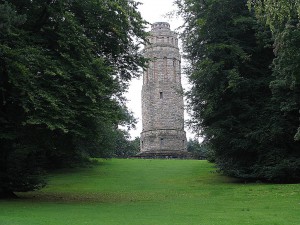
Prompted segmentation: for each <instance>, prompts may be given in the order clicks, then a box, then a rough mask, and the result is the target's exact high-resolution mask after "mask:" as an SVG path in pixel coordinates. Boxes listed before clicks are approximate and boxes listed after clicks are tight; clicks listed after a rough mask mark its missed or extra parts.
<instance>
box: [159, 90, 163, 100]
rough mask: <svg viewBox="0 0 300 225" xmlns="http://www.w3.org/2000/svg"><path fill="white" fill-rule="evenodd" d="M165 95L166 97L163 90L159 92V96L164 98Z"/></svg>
mask: <svg viewBox="0 0 300 225" xmlns="http://www.w3.org/2000/svg"><path fill="white" fill-rule="evenodd" d="M163 97H164V95H163V93H162V91H161V92H159V98H160V99H163Z"/></svg>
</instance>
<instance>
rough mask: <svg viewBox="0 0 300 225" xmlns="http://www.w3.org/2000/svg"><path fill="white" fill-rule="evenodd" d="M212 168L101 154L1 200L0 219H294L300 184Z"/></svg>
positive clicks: (130, 222)
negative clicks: (236, 177) (241, 179)
mask: <svg viewBox="0 0 300 225" xmlns="http://www.w3.org/2000/svg"><path fill="white" fill-rule="evenodd" d="M214 171H215V168H214V165H213V164H210V163H207V161H204V160H201V161H200V160H153V159H152V160H142V159H112V160H101V161H100V163H99V165H96V166H95V167H92V168H85V169H79V170H78V169H76V170H75V171H74V170H72V171H68V172H67V171H61V172H56V173H55V174H52V175H51V176H50V177H49V185H47V187H46V188H44V189H41V190H39V191H36V192H30V193H20V196H21V197H24V198H21V199H18V200H14V201H4V200H2V201H0V208H1V211H0V224H1V225H12V224H22V225H66V224H72V225H83V224H87V225H95V224H97V225H98V224H99V225H117V224H122V225H154V224H155V225H199V224H204V225H249V224H251V225H275V224H276V225H296V224H298V222H299V210H300V205H299V199H300V192H299V190H300V188H299V187H300V185H299V184H284V185H278V184H262V183H253V184H245V183H238V182H233V179H232V178H228V177H225V176H222V175H220V174H218V173H215V172H214ZM66 187H67V188H66Z"/></svg>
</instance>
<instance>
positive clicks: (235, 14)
mask: <svg viewBox="0 0 300 225" xmlns="http://www.w3.org/2000/svg"><path fill="white" fill-rule="evenodd" d="M280 2H281V3H279V1H273V0H272V1H271V0H265V1H264V0H261V1H255V0H254V1H249V2H247V1H246V0H241V1H236V0H223V1H220V0H205V1H204V0H197V1H196V0H178V1H176V3H177V5H178V6H179V12H180V14H181V15H182V16H183V18H184V20H185V24H184V31H183V33H182V38H183V41H184V50H185V52H186V58H187V59H188V61H189V65H188V67H187V71H186V72H187V74H188V76H189V80H190V82H191V83H192V89H191V90H190V91H189V92H188V99H189V106H190V108H191V109H192V112H193V114H192V118H193V119H192V121H191V124H192V126H193V128H194V129H195V130H197V131H198V132H199V131H200V132H201V133H202V135H203V136H204V138H205V142H206V143H207V146H209V147H210V149H211V151H213V152H214V157H215V158H214V160H215V162H216V164H217V166H218V168H219V169H220V170H221V171H223V172H224V173H225V174H228V175H231V176H234V177H238V178H242V179H245V180H263V181H271V182H299V181H300V140H299V124H300V123H299V110H300V98H299V93H300V87H299V84H300V82H299V81H300V79H299V73H300V70H299V66H300V58H299V55H300V54H299V51H298V50H299V47H300V45H299V43H300V30H299V25H300V23H299V14H298V13H299V10H298V11H297V9H299V5H296V4H298V3H293V4H290V3H291V2H294V1H288V0H286V1H280ZM283 2H285V3H286V4H285V5H284V3H283ZM247 3H248V4H247ZM267 3H268V4H267ZM251 4H252V6H254V8H255V10H254V9H253V8H252V7H251ZM280 4H283V5H281V6H280ZM271 5H273V6H274V7H270V6H271ZM268 7H270V8H268ZM276 7H277V8H278V9H281V11H280V10H278V11H276ZM272 10H273V11H272ZM274 11H275V12H276V13H277V14H276V13H274Z"/></svg>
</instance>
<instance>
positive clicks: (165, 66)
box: [140, 22, 187, 157]
mask: <svg viewBox="0 0 300 225" xmlns="http://www.w3.org/2000/svg"><path fill="white" fill-rule="evenodd" d="M151 28H152V29H151V31H150V36H149V42H150V44H149V45H147V46H145V49H144V56H145V57H146V58H149V59H150V61H149V65H148V69H146V70H145V71H144V73H143V87H142V123H143V131H142V133H141V153H140V155H141V156H146V157H147V156H148V157H166V156H169V157H184V156H185V155H186V154H187V148H186V133H185V131H184V128H183V126H184V117H183V113H184V106H183V95H182V86H181V73H180V70H181V68H180V66H181V65H180V63H181V57H180V54H179V49H178V38H177V35H176V33H175V32H173V31H171V30H170V25H169V24H168V23H165V22H157V23H154V24H152V27H151Z"/></svg>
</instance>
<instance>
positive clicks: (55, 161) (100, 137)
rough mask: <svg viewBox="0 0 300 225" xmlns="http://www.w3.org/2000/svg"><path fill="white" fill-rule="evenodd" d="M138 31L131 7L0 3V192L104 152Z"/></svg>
mask: <svg viewBox="0 0 300 225" xmlns="http://www.w3.org/2000/svg"><path fill="white" fill-rule="evenodd" d="M144 26H145V22H144V21H143V20H142V18H141V16H140V14H139V13H138V12H137V3H136V2H134V1H127V0H121V1H112V0H109V1H97V0H89V1H81V0H74V1H59V0H47V1H39V0H11V1H5V0H2V1H0V146H1V147H0V148H1V150H0V193H1V192H9V191H10V192H11V191H27V190H32V189H36V188H39V187H40V186H42V185H43V182H42V181H41V179H40V174H41V172H42V170H41V169H43V168H57V167H63V166H66V165H70V164H72V163H76V162H80V161H82V159H83V158H84V156H88V155H91V154H97V155H99V154H100V155H101V152H105V149H109V147H110V144H111V143H112V137H113V135H111V134H113V133H115V132H116V129H117V127H118V125H120V124H124V123H131V122H132V120H133V119H132V116H131V115H130V113H129V112H128V111H127V109H126V108H125V107H124V103H123V97H122V93H123V92H124V91H125V90H126V87H127V81H129V80H130V79H131V77H133V76H137V74H138V70H139V67H140V66H144V58H143V57H142V56H141V55H140V53H139V51H138V50H139V45H140V44H141V43H142V42H144V40H145V35H146V33H145V32H144Z"/></svg>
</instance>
